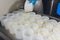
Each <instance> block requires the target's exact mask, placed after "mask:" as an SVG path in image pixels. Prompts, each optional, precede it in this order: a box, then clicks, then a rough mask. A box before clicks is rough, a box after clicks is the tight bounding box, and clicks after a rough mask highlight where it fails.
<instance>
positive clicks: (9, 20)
mask: <svg viewBox="0 0 60 40" xmlns="http://www.w3.org/2000/svg"><path fill="white" fill-rule="evenodd" d="M0 20H1V22H2V24H3V25H4V26H5V29H6V30H9V32H10V34H12V35H14V36H15V37H16V39H19V40H21V39H22V40H60V22H57V21H56V20H53V19H49V17H47V16H41V15H38V14H36V13H34V12H29V13H25V12H24V10H18V11H15V12H13V13H9V14H7V15H6V16H2V17H1V18H0Z"/></svg>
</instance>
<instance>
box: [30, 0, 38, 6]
mask: <svg viewBox="0 0 60 40" xmlns="http://www.w3.org/2000/svg"><path fill="white" fill-rule="evenodd" d="M29 2H30V3H33V5H35V4H36V2H37V0H29Z"/></svg>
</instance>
